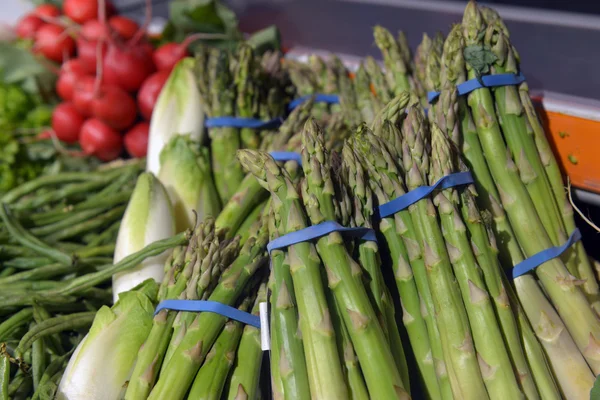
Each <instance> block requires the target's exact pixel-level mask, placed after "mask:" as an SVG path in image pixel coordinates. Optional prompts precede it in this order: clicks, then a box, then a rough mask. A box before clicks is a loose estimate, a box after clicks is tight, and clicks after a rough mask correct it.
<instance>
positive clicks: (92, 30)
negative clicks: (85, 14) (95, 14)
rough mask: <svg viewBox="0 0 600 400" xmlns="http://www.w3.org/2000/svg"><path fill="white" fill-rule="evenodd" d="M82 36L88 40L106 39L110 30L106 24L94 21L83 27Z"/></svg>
mask: <svg viewBox="0 0 600 400" xmlns="http://www.w3.org/2000/svg"><path fill="white" fill-rule="evenodd" d="M80 34H81V35H82V36H83V37H84V38H85V39H87V40H100V39H106V38H107V37H108V34H109V28H108V26H106V24H103V23H102V22H100V21H98V20H96V19H92V20H90V21H87V22H86V23H85V24H83V25H81V31H80Z"/></svg>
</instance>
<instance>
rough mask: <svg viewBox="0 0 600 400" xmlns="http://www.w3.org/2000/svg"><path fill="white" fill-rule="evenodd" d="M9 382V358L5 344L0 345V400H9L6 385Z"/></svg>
mask: <svg viewBox="0 0 600 400" xmlns="http://www.w3.org/2000/svg"><path fill="white" fill-rule="evenodd" d="M9 381H10V358H9V356H8V354H7V353H6V344H4V343H0V400H9V397H8V383H9Z"/></svg>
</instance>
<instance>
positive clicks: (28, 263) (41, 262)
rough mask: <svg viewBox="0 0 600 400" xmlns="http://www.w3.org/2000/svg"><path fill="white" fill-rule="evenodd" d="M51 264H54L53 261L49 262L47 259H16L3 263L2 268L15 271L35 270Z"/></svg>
mask: <svg viewBox="0 0 600 400" xmlns="http://www.w3.org/2000/svg"><path fill="white" fill-rule="evenodd" d="M52 262H54V260H51V259H49V258H48V257H16V258H13V259H12V260H8V261H5V262H4V266H5V267H9V268H15V269H35V268H40V267H43V266H45V265H48V264H49V263H52Z"/></svg>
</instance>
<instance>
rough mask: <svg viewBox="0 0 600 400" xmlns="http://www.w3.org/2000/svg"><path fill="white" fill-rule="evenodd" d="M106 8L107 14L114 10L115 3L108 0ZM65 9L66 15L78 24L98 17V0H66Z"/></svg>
mask: <svg viewBox="0 0 600 400" xmlns="http://www.w3.org/2000/svg"><path fill="white" fill-rule="evenodd" d="M105 9H106V11H107V14H110V13H111V11H114V7H113V5H112V4H111V3H110V2H109V1H106V5H105ZM63 11H64V13H65V15H66V16H67V17H69V18H71V19H72V20H73V21H75V22H77V23H78V24H83V23H84V22H87V21H91V20H93V19H98V18H99V15H98V0H65V1H64V2H63Z"/></svg>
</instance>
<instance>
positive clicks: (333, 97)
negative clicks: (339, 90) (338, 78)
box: [288, 94, 340, 111]
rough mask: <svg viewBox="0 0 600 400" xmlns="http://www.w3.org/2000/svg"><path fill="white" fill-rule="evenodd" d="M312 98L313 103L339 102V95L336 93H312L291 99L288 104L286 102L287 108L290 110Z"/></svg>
mask: <svg viewBox="0 0 600 400" xmlns="http://www.w3.org/2000/svg"><path fill="white" fill-rule="evenodd" d="M309 99H313V101H314V102H315V103H326V104H339V103H340V96H338V95H337V94H312V95H307V96H302V97H299V98H297V99H295V100H292V102H291V103H290V104H288V110H289V111H292V110H293V109H294V108H296V107H298V106H299V105H300V104H302V103H304V102H305V101H307V100H309Z"/></svg>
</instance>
